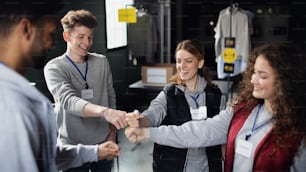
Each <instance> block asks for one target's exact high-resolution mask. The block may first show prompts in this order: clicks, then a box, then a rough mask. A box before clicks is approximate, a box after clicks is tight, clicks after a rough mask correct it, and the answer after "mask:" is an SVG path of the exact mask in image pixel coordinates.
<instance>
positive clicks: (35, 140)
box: [0, 0, 119, 172]
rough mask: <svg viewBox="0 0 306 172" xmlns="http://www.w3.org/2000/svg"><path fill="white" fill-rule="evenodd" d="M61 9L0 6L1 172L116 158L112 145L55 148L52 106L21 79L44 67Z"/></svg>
mask: <svg viewBox="0 0 306 172" xmlns="http://www.w3.org/2000/svg"><path fill="white" fill-rule="evenodd" d="M61 4H62V1H60V0H39V1H35V0H20V1H18V0H17V1H14V2H11V1H1V2H0V73H1V74H0V87H1V89H0V96H1V100H0V109H1V119H2V124H1V125H0V133H1V134H0V152H1V154H0V161H1V163H0V169H1V171H10V172H20V171H23V172H38V171H39V172H53V171H58V168H59V169H66V168H71V167H75V166H80V165H81V164H83V163H85V162H92V161H97V160H98V158H99V159H105V158H108V159H112V158H114V157H115V156H117V155H118V152H119V146H118V145H117V144H115V143H114V142H112V141H110V142H106V143H103V144H100V145H90V146H85V145H81V144H79V145H58V146H56V128H55V115H54V110H53V108H52V104H51V103H50V101H49V100H48V99H47V98H46V97H45V96H43V95H42V94H41V93H40V92H39V91H38V90H37V89H35V87H33V86H31V85H30V83H29V81H28V80H27V79H25V78H24V77H23V76H22V74H23V73H25V72H26V68H28V67H31V66H34V67H35V68H39V67H43V62H44V56H45V55H46V52H47V51H48V49H50V48H51V47H53V46H54V42H53V35H54V34H55V32H56V21H57V19H56V17H55V14H56V12H57V11H58V10H60V8H61V6H62V5H61ZM57 165H58V166H57Z"/></svg>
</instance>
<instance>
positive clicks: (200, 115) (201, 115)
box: [190, 106, 207, 120]
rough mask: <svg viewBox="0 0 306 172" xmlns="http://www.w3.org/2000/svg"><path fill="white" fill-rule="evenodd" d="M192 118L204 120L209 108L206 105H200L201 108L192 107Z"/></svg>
mask: <svg viewBox="0 0 306 172" xmlns="http://www.w3.org/2000/svg"><path fill="white" fill-rule="evenodd" d="M190 113H191V118H192V120H203V119H206V118H207V108H206V106H200V107H199V109H192V108H190Z"/></svg>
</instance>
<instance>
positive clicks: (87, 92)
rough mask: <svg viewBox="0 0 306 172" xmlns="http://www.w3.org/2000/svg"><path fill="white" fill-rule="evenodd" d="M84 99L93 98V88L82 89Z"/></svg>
mask: <svg viewBox="0 0 306 172" xmlns="http://www.w3.org/2000/svg"><path fill="white" fill-rule="evenodd" d="M81 97H82V99H91V98H93V89H85V90H82V91H81Z"/></svg>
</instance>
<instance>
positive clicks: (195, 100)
mask: <svg viewBox="0 0 306 172" xmlns="http://www.w3.org/2000/svg"><path fill="white" fill-rule="evenodd" d="M199 96H200V93H199V94H198V95H197V96H195V97H193V96H190V97H191V98H192V100H193V101H194V103H195V104H196V107H197V109H198V108H199V103H198V101H197V100H198V98H199Z"/></svg>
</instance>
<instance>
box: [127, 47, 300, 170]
mask: <svg viewBox="0 0 306 172" xmlns="http://www.w3.org/2000/svg"><path fill="white" fill-rule="evenodd" d="M305 83H306V80H305V58H304V57H303V54H301V53H299V51H296V50H295V49H294V48H293V46H291V47H290V46H287V45H282V44H273V43H269V44H265V45H262V46H259V47H257V48H255V49H254V50H253V51H252V53H251V56H250V59H249V63H248V67H247V69H246V71H245V73H244V77H243V80H242V83H241V85H240V92H239V94H238V96H237V97H236V99H235V101H233V102H232V103H231V106H228V107H227V109H225V110H224V111H221V112H220V113H219V115H216V116H214V117H213V118H211V119H207V120H205V121H191V122H187V123H185V124H183V125H181V126H162V127H158V128H142V129H140V128H128V129H126V135H127V137H128V138H129V139H130V141H132V142H137V141H141V140H143V139H148V138H149V139H150V140H152V141H154V142H157V143H159V144H163V145H170V146H174V147H180V148H182V147H204V146H211V145H216V144H227V145H226V154H225V164H224V171H304V170H305V169H306V163H305V162H306V139H305V134H306V125H305V124H306V105H305V102H306V91H305V88H306V87H305V85H306V84H305ZM128 116H135V117H136V119H137V118H138V116H137V115H135V114H128ZM182 135H183V136H184V137H181V136H182Z"/></svg>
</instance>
